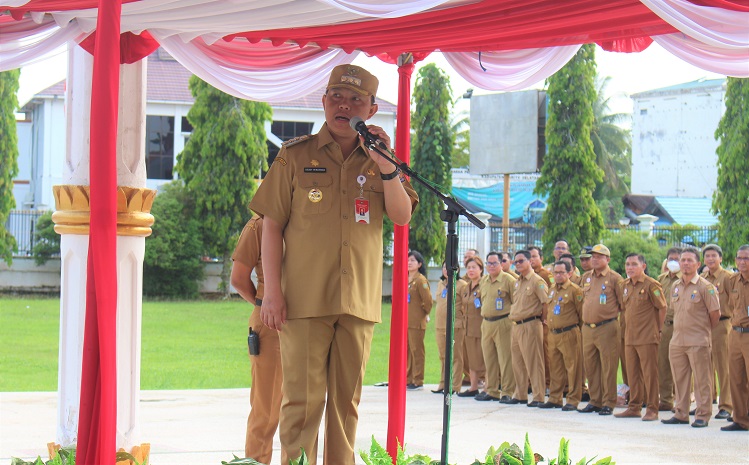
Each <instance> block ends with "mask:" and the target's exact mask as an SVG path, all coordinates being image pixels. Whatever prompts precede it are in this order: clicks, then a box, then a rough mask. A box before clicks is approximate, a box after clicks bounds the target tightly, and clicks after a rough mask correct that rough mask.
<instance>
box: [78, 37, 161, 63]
mask: <svg viewBox="0 0 749 465" xmlns="http://www.w3.org/2000/svg"><path fill="white" fill-rule="evenodd" d="M96 35H97V31H94V32H92V33H91V34H90V35H89V36H88V37H86V38H85V39H83V40H82V41H81V42H80V43H79V44H78V45H80V46H81V48H83V50H85V51H87V52H88V53H90V54H91V55H93V54H94V50H95V48H96ZM157 48H159V43H158V42H156V39H154V38H153V37H152V36H151V34H150V33H149V32H148V31H143V32H142V33H141V34H140V35H137V34H133V33H132V32H123V33H122V34H121V35H120V64H132V63H135V62H137V61H140V60H142V59H143V58H145V57H147V56H148V55H150V54H151V53H153V52H154V50H156V49H157Z"/></svg>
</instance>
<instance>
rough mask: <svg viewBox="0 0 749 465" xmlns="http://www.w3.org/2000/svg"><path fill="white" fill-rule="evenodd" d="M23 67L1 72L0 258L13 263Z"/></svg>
mask: <svg viewBox="0 0 749 465" xmlns="http://www.w3.org/2000/svg"><path fill="white" fill-rule="evenodd" d="M20 76H21V70H20V69H12V70H10V71H4V72H2V73H0V258H2V259H3V260H4V261H5V263H7V264H8V265H10V264H11V263H12V262H13V252H15V251H16V238H15V237H13V236H12V235H11V234H10V231H8V230H7V229H5V223H6V222H7V221H8V215H9V214H10V211H11V210H12V209H13V208H15V206H16V199H15V198H14V197H13V178H15V177H16V175H17V174H18V135H17V134H16V116H15V113H16V109H17V108H18V96H17V95H16V93H17V92H18V78H19V77H20Z"/></svg>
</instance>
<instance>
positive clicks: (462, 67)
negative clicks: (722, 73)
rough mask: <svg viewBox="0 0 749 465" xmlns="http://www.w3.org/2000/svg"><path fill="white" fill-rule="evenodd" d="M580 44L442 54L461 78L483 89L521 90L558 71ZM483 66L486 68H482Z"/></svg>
mask: <svg viewBox="0 0 749 465" xmlns="http://www.w3.org/2000/svg"><path fill="white" fill-rule="evenodd" d="M579 49H580V45H570V46H564V47H549V48H534V49H526V50H511V51H507V52H487V53H482V54H481V56H479V54H478V53H473V52H459V53H444V56H445V59H446V60H447V62H448V63H450V66H452V67H453V69H454V70H455V71H457V72H458V74H460V75H461V76H462V77H463V79H465V80H466V81H468V82H470V83H471V84H473V85H474V86H476V87H479V88H481V89H486V90H520V89H526V88H528V87H530V86H532V85H533V84H535V83H537V82H539V81H542V80H544V79H546V78H547V77H549V76H551V75H552V74H554V73H556V72H557V71H559V69H561V68H562V66H564V65H565V63H567V62H568V61H570V59H572V57H573V56H575V53H577V51H578V50H579ZM482 66H483V68H484V69H485V70H484V69H482Z"/></svg>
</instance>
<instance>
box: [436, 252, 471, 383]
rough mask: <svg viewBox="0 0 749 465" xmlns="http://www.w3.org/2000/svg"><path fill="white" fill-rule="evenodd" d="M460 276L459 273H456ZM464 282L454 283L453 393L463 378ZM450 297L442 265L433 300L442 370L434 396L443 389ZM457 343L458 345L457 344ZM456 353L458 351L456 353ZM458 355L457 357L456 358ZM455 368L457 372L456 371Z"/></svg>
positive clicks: (443, 265) (445, 273)
mask: <svg viewBox="0 0 749 465" xmlns="http://www.w3.org/2000/svg"><path fill="white" fill-rule="evenodd" d="M458 275H460V272H458ZM465 286H466V282H465V281H463V279H462V278H458V279H457V280H456V281H455V307H454V308H453V312H454V314H455V324H454V326H453V341H454V342H455V344H454V346H453V347H454V351H453V368H452V372H453V374H452V382H453V389H452V390H453V391H457V392H459V391H460V385H461V381H462V378H463V347H464V344H463V341H464V339H465V315H464V313H463V302H462V298H463V293H464V292H465V289H464V288H465ZM449 298H450V296H448V295H447V268H446V267H445V264H444V263H443V264H442V277H441V278H440V281H439V283H438V285H437V295H436V297H435V299H434V301H435V302H436V306H435V309H434V335H435V338H436V340H437V351H438V352H439V356H440V363H441V365H442V369H441V370H440V383H439V385H438V386H437V389H433V390H432V392H433V393H435V394H443V393H444V388H445V350H446V348H447V337H446V336H447V302H448V299H449ZM458 342H459V343H458ZM458 351H460V352H459V353H458ZM456 354H457V355H459V357H457V356H456ZM456 367H459V368H457V371H456Z"/></svg>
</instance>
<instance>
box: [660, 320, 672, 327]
mask: <svg viewBox="0 0 749 465" xmlns="http://www.w3.org/2000/svg"><path fill="white" fill-rule="evenodd" d="M663 324H664V326H671V325H672V324H674V320H666V321H664V322H663Z"/></svg>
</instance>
